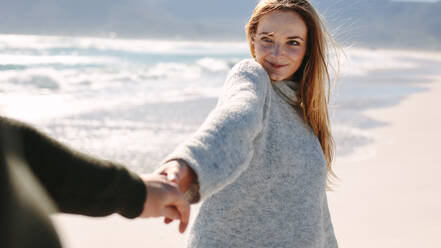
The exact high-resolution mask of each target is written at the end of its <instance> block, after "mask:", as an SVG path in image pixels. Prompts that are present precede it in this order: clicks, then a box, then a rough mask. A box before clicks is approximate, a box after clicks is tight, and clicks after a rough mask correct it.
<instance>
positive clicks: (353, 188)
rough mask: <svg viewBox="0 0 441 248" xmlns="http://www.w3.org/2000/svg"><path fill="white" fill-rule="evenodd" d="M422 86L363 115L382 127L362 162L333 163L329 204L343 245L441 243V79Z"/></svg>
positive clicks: (341, 160) (343, 159) (340, 160)
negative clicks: (333, 181)
mask: <svg viewBox="0 0 441 248" xmlns="http://www.w3.org/2000/svg"><path fill="white" fill-rule="evenodd" d="M427 87H428V91H424V92H420V93H416V94H412V95H410V96H408V97H407V98H406V99H405V100H403V101H402V102H401V103H399V104H397V105H394V106H392V107H388V108H382V109H375V110H368V111H365V112H364V114H366V115H367V116H369V117H372V118H374V119H376V120H379V121H382V122H385V123H387V125H385V126H383V127H378V128H375V129H372V130H370V132H371V133H372V134H373V135H374V137H375V141H374V142H372V143H371V144H369V145H367V146H366V147H363V148H362V151H364V152H365V153H367V154H366V156H365V157H364V158H362V159H355V157H356V156H349V157H338V158H337V161H336V163H335V172H336V174H337V175H338V176H339V178H340V180H339V181H338V182H337V185H336V186H335V187H334V192H329V193H328V199H329V206H330V211H331V216H332V218H333V223H334V228H335V232H336V236H337V239H338V241H339V244H340V247H358V248H363V247H400V248H405V247H439V246H440V245H441V237H440V236H439V233H440V232H441V212H440V211H439V210H440V209H441V181H440V180H439V179H438V178H437V176H438V175H440V174H441V167H440V165H441V157H440V155H439V149H440V147H441V146H440V145H439V140H441V130H440V127H441V111H439V110H438V109H437V108H438V107H439V106H441V77H438V78H437V79H435V80H434V83H431V84H429V85H427Z"/></svg>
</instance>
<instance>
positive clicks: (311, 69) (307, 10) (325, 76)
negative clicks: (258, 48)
mask: <svg viewBox="0 0 441 248" xmlns="http://www.w3.org/2000/svg"><path fill="white" fill-rule="evenodd" d="M277 10H280V11H294V12H296V13H297V14H299V15H300V16H301V18H302V19H303V21H304V22H305V24H306V26H307V29H308V36H307V50H306V53H305V57H304V59H303V62H302V64H301V66H300V67H299V69H298V70H297V71H296V72H295V73H294V75H293V76H292V78H291V80H293V81H296V82H298V83H299V90H298V98H299V101H300V106H301V109H302V112H303V117H304V119H305V121H306V122H307V123H308V124H309V126H311V128H312V129H313V131H314V133H315V135H316V136H317V137H318V139H319V141H320V144H321V147H322V150H323V153H324V155H325V159H326V162H327V168H328V182H330V177H329V175H331V176H332V177H336V176H335V174H334V172H333V171H332V168H331V164H332V161H333V157H334V147H335V145H334V140H333V138H332V133H331V126H330V120H329V114H328V103H329V99H330V90H331V79H330V75H329V74H330V73H329V69H328V68H329V64H328V63H329V62H328V56H329V54H328V52H329V51H328V45H329V44H335V42H334V40H333V39H332V37H331V35H330V34H329V33H328V32H327V30H326V28H325V26H324V24H323V22H322V20H321V18H320V16H319V14H318V13H317V11H316V10H315V9H314V7H313V6H312V5H311V4H310V3H309V1H307V0H261V1H260V2H259V3H258V4H257V6H256V8H255V9H254V11H253V14H252V15H251V17H250V19H249V21H248V23H247V24H246V26H245V31H246V35H247V41H248V44H249V47H250V51H251V55H252V56H253V57H255V51H254V39H255V36H256V32H257V26H258V24H259V22H260V20H261V19H262V17H263V16H265V15H266V14H268V13H271V12H273V11H277Z"/></svg>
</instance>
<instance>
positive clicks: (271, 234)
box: [167, 59, 337, 248]
mask: <svg viewBox="0 0 441 248" xmlns="http://www.w3.org/2000/svg"><path fill="white" fill-rule="evenodd" d="M290 84H293V83H292V82H271V81H270V79H269V77H268V74H267V73H266V71H265V70H264V69H263V67H262V66H261V65H259V64H258V63H257V62H256V61H254V60H252V59H248V60H244V61H242V62H240V63H238V64H237V65H235V66H234V67H233V69H232V70H231V72H230V73H229V75H228V77H227V80H226V82H225V85H224V87H223V90H222V93H221V96H220V98H219V102H218V104H217V106H216V108H215V109H214V110H213V111H212V112H211V113H210V115H209V116H208V118H207V120H206V121H205V122H204V124H203V125H202V126H201V127H200V129H199V130H198V131H197V132H196V133H195V134H194V135H193V136H192V137H191V138H190V139H188V140H187V141H186V142H184V143H183V144H182V145H180V146H179V147H178V148H177V149H176V150H175V151H174V152H173V153H172V154H170V156H168V157H167V160H170V159H182V160H184V161H186V162H187V163H188V165H189V166H190V167H191V168H192V169H193V170H194V171H195V172H196V174H197V177H198V180H199V186H200V191H199V193H200V196H201V197H202V199H204V202H203V204H202V206H201V208H200V211H199V215H198V216H197V218H196V221H195V223H194V225H193V228H192V230H191V233H190V240H189V244H188V246H189V247H202V248H213V247H241V248H243V247H253V248H255V247H298V248H310V247H311V248H312V247H314V248H319V247H320V248H325V247H326V248H334V247H337V241H336V239H335V236H334V232H333V227H332V223H331V218H330V215H329V210H328V205H327V199H326V192H325V186H326V175H327V168H326V162H325V158H324V155H323V152H322V149H321V146H320V143H319V140H318V139H317V137H316V136H315V135H314V133H313V132H312V129H311V128H310V127H309V126H308V125H307V124H306V123H305V121H304V120H303V117H302V114H301V113H300V112H298V111H297V110H295V108H293V106H292V105H290V103H288V101H287V97H288V98H290V99H295V98H296V94H295V91H294V90H293V89H292V88H293V85H290ZM291 104H292V103H291Z"/></svg>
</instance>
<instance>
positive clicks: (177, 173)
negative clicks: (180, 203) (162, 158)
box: [155, 160, 196, 224]
mask: <svg viewBox="0 0 441 248" xmlns="http://www.w3.org/2000/svg"><path fill="white" fill-rule="evenodd" d="M155 174H159V175H163V176H166V177H167V179H168V180H169V181H170V182H173V183H176V184H177V185H178V186H179V189H180V190H181V192H182V193H185V192H187V190H188V188H189V187H190V185H191V184H192V183H193V182H194V180H196V173H195V172H194V171H193V169H191V168H190V166H188V165H187V163H185V161H183V160H171V161H168V162H167V163H165V164H163V165H162V166H161V167H160V168H159V169H158V170H157V171H156V172H155ZM172 221H173V219H172V218H167V217H165V218H164V222H165V223H166V224H168V223H171V222H172Z"/></svg>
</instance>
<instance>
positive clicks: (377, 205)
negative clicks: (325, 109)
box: [53, 77, 441, 248]
mask: <svg viewBox="0 0 441 248" xmlns="http://www.w3.org/2000/svg"><path fill="white" fill-rule="evenodd" d="M424 86H425V87H427V90H425V91H421V92H417V93H414V94H411V95H409V96H407V97H406V98H405V99H404V100H403V101H401V102H400V103H399V104H396V105H394V106H392V107H386V108H381V109H372V110H368V111H364V112H363V114H366V115H367V116H369V117H371V118H374V119H375V120H378V121H381V122H384V123H386V125H384V126H381V127H375V128H373V129H370V130H369V132H370V133H372V135H373V137H375V139H374V141H373V142H372V143H369V144H368V145H366V146H363V147H360V148H358V150H359V151H360V152H363V153H366V154H365V155H366V156H359V155H360V154H356V155H354V156H351V155H350V156H340V157H337V158H336V162H335V166H334V168H335V172H336V174H337V175H338V177H339V178H340V179H339V180H338V181H337V184H336V185H334V187H333V191H332V192H328V200H329V208H330V211H331V216H332V219H333V224H334V229H335V233H336V236H337V240H338V242H339V245H340V247H343V248H345V247H359V248H363V247H404V248H405V247H438V246H440V245H441V238H440V237H439V233H440V232H441V212H440V211H439V210H440V209H441V197H440V196H441V181H440V180H437V178H436V176H437V175H440V174H441V168H440V167H439V165H441V157H440V156H439V155H438V154H439V148H440V145H439V144H438V141H439V140H441V130H440V129H439V127H441V113H440V111H437V107H438V106H441V77H438V78H437V79H436V80H434V83H431V84H425V85H424ZM356 153H357V151H356ZM197 210H198V206H193V207H192V214H191V216H192V218H191V219H192V220H193V219H194V217H195V215H196V213H197ZM53 220H54V221H55V224H56V227H57V230H58V232H59V234H60V237H61V239H62V242H63V244H64V247H67V248H79V247H101V246H104V247H107V248H112V247H115V248H116V247H132V248H136V247H184V244H185V240H186V237H187V235H188V233H189V229H188V230H187V231H186V233H185V234H184V235H181V234H179V233H178V231H177V230H178V226H177V223H172V224H170V225H164V224H163V223H162V219H159V218H158V219H143V220H127V219H124V218H122V217H119V216H117V215H112V216H110V217H104V218H89V217H83V216H73V215H65V214H57V215H55V216H54V217H53ZM191 223H192V222H190V224H191Z"/></svg>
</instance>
